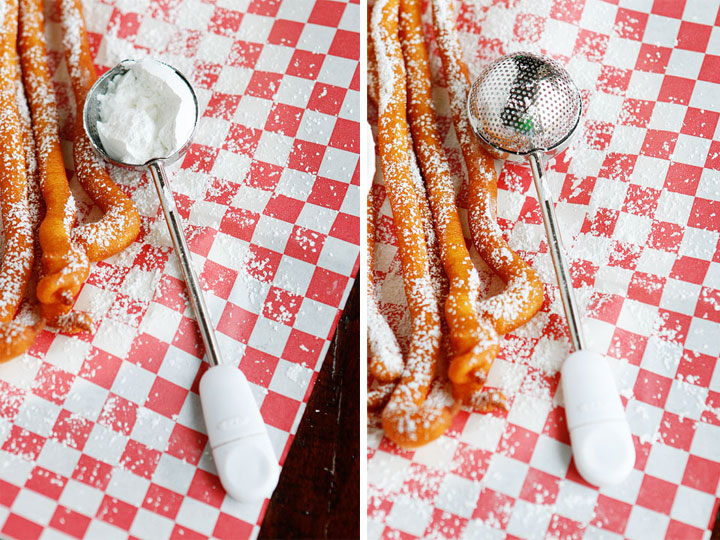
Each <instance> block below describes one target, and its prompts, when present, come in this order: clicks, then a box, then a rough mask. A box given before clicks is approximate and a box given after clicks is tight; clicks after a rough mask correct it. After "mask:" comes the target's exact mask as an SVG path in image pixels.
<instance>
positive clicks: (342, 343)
mask: <svg viewBox="0 0 720 540" xmlns="http://www.w3.org/2000/svg"><path fill="white" fill-rule="evenodd" d="M359 290H360V289H359V281H355V285H354V287H353V289H352V292H351V293H350V297H349V298H348V301H347V305H346V306H345V311H344V312H343V315H342V316H341V318H340V321H339V323H338V327H337V331H336V333H335V338H334V339H333V342H332V343H331V345H330V349H329V350H328V353H327V356H326V357H325V361H324V363H323V366H322V369H321V371H320V374H319V375H318V379H317V381H316V382H315V386H314V388H313V391H312V394H311V396H310V400H309V402H308V405H307V409H306V411H305V414H304V416H303V419H302V421H301V422H300V426H299V427H298V431H297V434H296V435H295V440H294V441H293V443H292V446H291V447H290V452H289V453H288V457H287V460H286V461H285V466H284V467H283V470H282V474H281V476H280V482H279V483H278V487H277V489H276V490H275V493H274V494H273V497H272V500H271V501H270V506H269V507H268V510H267V514H266V515H265V519H264V520H263V523H262V528H261V529H260V535H259V538H323V539H324V538H359V536H360V337H359V336H360V294H359Z"/></svg>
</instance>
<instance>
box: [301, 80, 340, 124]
mask: <svg viewBox="0 0 720 540" xmlns="http://www.w3.org/2000/svg"><path fill="white" fill-rule="evenodd" d="M345 94H347V89H345V88H341V87H339V86H332V85H330V84H325V83H321V82H317V83H315V86H314V87H313V90H312V93H311V94H310V99H309V100H308V104H307V108H308V109H310V110H311V111H317V112H321V113H324V114H329V115H331V116H337V115H338V114H339V113H340V110H341V109H342V104H343V101H344V100H345Z"/></svg>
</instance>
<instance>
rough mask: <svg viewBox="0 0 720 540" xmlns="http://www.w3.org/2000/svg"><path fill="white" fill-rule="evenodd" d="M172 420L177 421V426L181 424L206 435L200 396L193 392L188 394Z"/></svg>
mask: <svg viewBox="0 0 720 540" xmlns="http://www.w3.org/2000/svg"><path fill="white" fill-rule="evenodd" d="M173 420H175V421H177V423H178V424H182V425H183V426H185V427H189V428H190V429H194V430H195V431H198V432H200V433H206V430H205V420H204V419H203V416H202V407H201V405H200V396H198V395H197V394H196V393H195V392H188V394H187V396H186V397H185V401H184V402H183V406H182V408H181V409H180V412H179V413H178V414H177V415H175V416H174V417H173ZM208 450H209V448H208Z"/></svg>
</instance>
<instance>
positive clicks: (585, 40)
mask: <svg viewBox="0 0 720 540" xmlns="http://www.w3.org/2000/svg"><path fill="white" fill-rule="evenodd" d="M609 39H610V36H608V35H605V34H599V33H598V32H593V31H591V30H585V29H584V28H580V29H579V31H578V36H577V40H576V41H575V49H574V50H573V56H576V55H578V54H580V55H582V56H584V57H585V58H586V59H587V60H588V61H590V62H602V59H603V56H605V51H606V50H607V45H608V40H609Z"/></svg>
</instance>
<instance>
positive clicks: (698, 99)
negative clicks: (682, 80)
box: [690, 28, 720, 111]
mask: <svg viewBox="0 0 720 540" xmlns="http://www.w3.org/2000/svg"><path fill="white" fill-rule="evenodd" d="M716 29H717V28H716ZM719 89H720V84H717V83H712V82H707V81H696V82H695V87H694V88H693V93H692V96H690V106H691V107H695V108H696V109H708V110H710V111H715V110H717V108H718V105H717V95H718V91H720V90H719Z"/></svg>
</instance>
